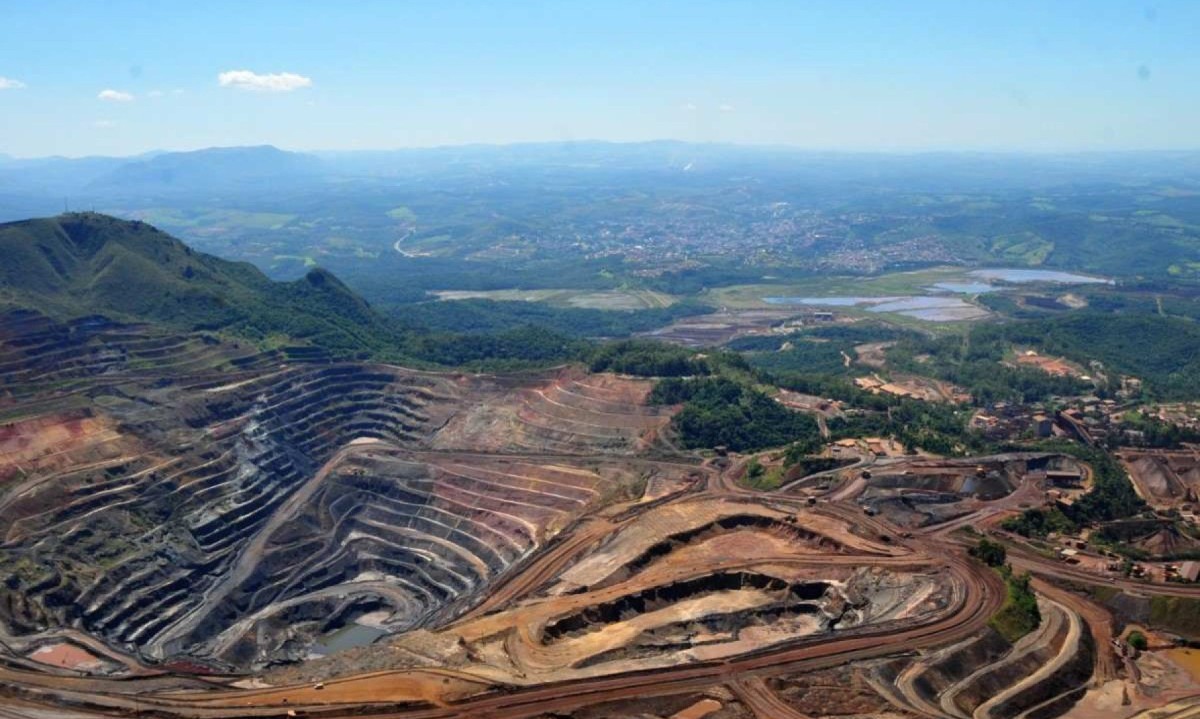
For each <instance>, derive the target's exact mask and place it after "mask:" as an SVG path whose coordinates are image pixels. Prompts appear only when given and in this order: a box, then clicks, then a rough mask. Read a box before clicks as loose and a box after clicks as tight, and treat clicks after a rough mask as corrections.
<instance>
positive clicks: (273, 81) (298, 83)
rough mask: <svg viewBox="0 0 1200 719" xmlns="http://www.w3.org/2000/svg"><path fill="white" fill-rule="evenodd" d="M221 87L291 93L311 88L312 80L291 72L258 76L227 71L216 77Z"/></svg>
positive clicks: (249, 72)
mask: <svg viewBox="0 0 1200 719" xmlns="http://www.w3.org/2000/svg"><path fill="white" fill-rule="evenodd" d="M217 82H219V83H220V84H221V87H233V88H237V89H239V90H254V91H257V92H291V91H292V90H299V89H300V88H302V87H312V84H313V83H312V78H308V77H305V76H303V75H297V74H295V73H293V72H275V73H268V74H266V75H260V74H258V73H256V72H251V71H250V70H229V71H228V72H223V73H221V74H220V75H217Z"/></svg>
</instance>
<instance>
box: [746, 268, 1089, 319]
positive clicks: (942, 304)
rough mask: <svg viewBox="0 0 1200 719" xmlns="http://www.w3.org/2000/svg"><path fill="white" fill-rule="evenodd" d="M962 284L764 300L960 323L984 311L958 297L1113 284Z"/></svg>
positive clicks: (994, 274) (1039, 277) (1002, 275)
mask: <svg viewBox="0 0 1200 719" xmlns="http://www.w3.org/2000/svg"><path fill="white" fill-rule="evenodd" d="M967 275H968V276H969V277H970V278H971V279H969V280H964V281H947V282H936V283H934V284H933V285H931V286H929V287H927V288H925V289H926V290H928V291H929V293H930V294H927V295H917V296H911V295H909V296H894V297H853V296H832V297H764V298H762V299H763V302H766V303H768V304H772V305H804V306H810V307H865V309H866V310H867V312H890V313H894V314H898V315H904V316H905V317H913V318H915V319H919V320H925V321H927V322H961V321H964V320H974V319H979V318H980V317H984V316H986V315H987V310H985V309H983V308H982V307H979V306H978V305H975V304H972V303H970V302H967V301H966V300H964V299H963V298H962V297H959V296H958V295H979V294H983V293H985V292H995V291H997V290H1000V289H1003V287H1002V285H997V284H993V282H1000V283H1008V284H1028V283H1034V282H1038V283H1046V284H1057V285H1065V284H1072V285H1077V284H1112V280H1108V279H1104V278H1101V277H1089V276H1088V275H1079V274H1075V273H1072V272H1059V271H1057V270H1022V269H983V270H972V271H971V272H968V273H967Z"/></svg>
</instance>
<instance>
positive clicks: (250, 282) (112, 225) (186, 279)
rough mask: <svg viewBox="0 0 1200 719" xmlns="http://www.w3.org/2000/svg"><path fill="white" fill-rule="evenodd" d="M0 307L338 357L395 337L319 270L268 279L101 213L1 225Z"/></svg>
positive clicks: (254, 270)
mask: <svg viewBox="0 0 1200 719" xmlns="http://www.w3.org/2000/svg"><path fill="white" fill-rule="evenodd" d="M0 305H6V306H10V307H13V306H15V307H29V308H33V309H37V310H39V311H41V312H44V313H46V314H48V315H51V316H54V317H57V318H59V319H70V318H74V317H82V316H87V315H97V314H98V315H104V316H107V317H110V318H112V319H116V320H122V321H140V322H152V323H155V324H160V325H167V326H171V327H175V328H178V329H181V330H196V329H204V330H221V331H228V332H230V333H233V334H238V335H242V336H245V337H247V338H250V339H264V338H267V337H270V336H279V337H287V338H290V339H295V340H301V341H311V342H313V343H314V344H320V345H322V346H325V347H326V348H328V349H330V350H332V351H334V352H338V351H366V352H371V351H379V350H383V349H385V348H387V347H389V346H393V345H395V344H396V343H397V342H398V340H399V339H400V337H401V334H400V330H399V328H397V327H396V326H394V325H393V324H392V323H390V322H389V321H387V320H385V319H384V318H382V317H381V316H380V315H378V314H376V313H375V312H374V311H373V310H372V309H371V308H370V307H369V306H368V305H367V303H366V302H364V301H363V300H362V299H360V298H359V297H358V296H357V295H355V294H354V293H353V292H351V291H350V290H349V289H348V288H347V287H346V286H345V285H343V284H342V283H341V282H340V281H339V280H338V279H337V278H336V277H334V276H333V275H332V274H330V273H329V272H326V271H325V270H321V269H314V270H312V271H310V272H309V273H308V274H307V275H306V276H304V277H302V278H300V279H298V280H296V281H294V282H274V281H272V280H270V279H268V278H267V277H266V276H265V275H263V274H262V272H260V271H259V270H258V269H257V268H255V267H254V266H253V265H250V264H249V263H244V262H230V261H227V260H222V259H220V258H218V257H214V256H212V255H207V254H204V253H202V252H196V251H195V250H193V249H192V248H190V247H188V246H187V245H185V244H184V243H182V242H180V241H179V240H177V239H175V238H174V237H171V236H170V235H167V234H166V233H163V232H160V231H159V230H157V229H155V228H154V227H151V226H150V225H147V224H145V223H143V222H137V221H125V220H119V219H116V218H113V217H109V216H106V215H101V214H97V213H72V214H65V215H60V216H58V217H53V218H45V219H34V220H25V221H21V222H12V223H7V224H3V225H0Z"/></svg>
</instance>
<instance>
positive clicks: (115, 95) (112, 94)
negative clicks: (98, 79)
mask: <svg viewBox="0 0 1200 719" xmlns="http://www.w3.org/2000/svg"><path fill="white" fill-rule="evenodd" d="M96 97H97V98H99V99H101V100H106V101H108V102H130V101H132V100H133V95H131V94H129V93H128V92H121V91H120V90H101V91H100V94H99V95H97V96H96Z"/></svg>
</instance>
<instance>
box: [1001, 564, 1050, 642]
mask: <svg viewBox="0 0 1200 719" xmlns="http://www.w3.org/2000/svg"><path fill="white" fill-rule="evenodd" d="M998 571H999V572H1000V576H1002V577H1004V585H1005V587H1006V588H1007V593H1006V595H1005V598H1004V605H1003V606H1001V607H1000V610H999V611H997V612H996V613H995V614H993V615H992V618H991V619H989V620H988V626H990V627H991V628H992V629H995V630H996V631H997V632H999V633H1000V635H1001V636H1003V637H1004V638H1005V639H1007V640H1008V641H1009V642H1010V643H1012V642H1015V641H1017V640H1018V639H1020V638H1021V637H1023V636H1025V635H1026V634H1028V633H1030V632H1032V631H1033V630H1034V629H1037V628H1038V625H1039V624H1041V623H1042V613H1041V612H1040V611H1039V610H1038V605H1037V595H1036V594H1034V592H1033V588H1032V587H1031V586H1030V577H1029V574H1028V573H1026V574H1021V575H1017V574H1014V573H1013V571H1012V569H1011V568H1010V567H1009V566H1008V565H1007V564H1006V565H1003V566H1001V567H999V570H998Z"/></svg>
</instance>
